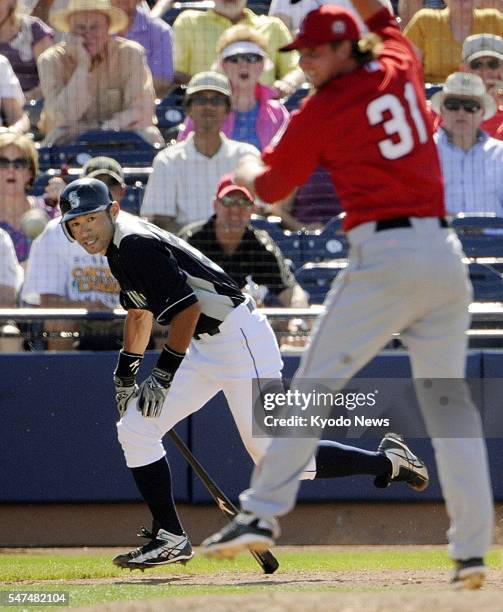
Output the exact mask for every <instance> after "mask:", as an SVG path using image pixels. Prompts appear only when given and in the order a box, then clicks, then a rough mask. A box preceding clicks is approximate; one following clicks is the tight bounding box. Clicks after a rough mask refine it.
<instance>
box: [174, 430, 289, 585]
mask: <svg viewBox="0 0 503 612" xmlns="http://www.w3.org/2000/svg"><path fill="white" fill-rule="evenodd" d="M169 436H170V438H171V440H172V442H173V443H174V445H175V446H176V447H177V448H178V450H179V451H180V453H181V454H182V455H183V457H184V459H185V461H187V463H188V464H189V465H190V467H191V468H192V469H193V470H194V472H195V473H196V474H197V475H198V477H199V479H200V480H201V482H202V483H203V484H204V486H205V487H206V488H207V489H208V491H209V492H210V493H211V496H212V497H213V499H214V500H215V502H216V504H217V506H218V507H219V508H220V510H221V511H222V512H223V513H224V514H225V516H226V517H227V518H229V517H230V518H234V517H235V516H236V514H238V513H239V510H238V509H237V508H236V506H235V505H234V504H233V503H232V502H231V500H230V499H229V498H228V497H227V495H225V493H224V492H223V491H222V489H221V488H220V487H219V486H218V485H217V483H216V482H215V481H214V480H213V478H212V477H211V476H210V475H209V474H208V472H207V471H206V470H205V469H204V467H203V466H202V465H201V464H200V463H199V461H198V459H197V458H196V457H195V456H194V455H193V454H192V452H191V451H190V450H189V448H188V447H187V445H186V444H185V442H184V441H183V440H182V439H181V438H180V436H179V435H178V434H177V433H176V431H175V430H174V429H172V430H171V431H170V432H169ZM250 552H251V554H252V555H253V556H254V557H255V559H256V561H257V563H258V564H259V565H260V567H261V568H262V569H263V571H264V574H273V573H274V572H275V571H276V570H277V569H278V567H279V563H278V560H277V559H276V557H275V556H274V555H273V554H272V552H271V551H269V550H267V551H266V552H255V551H253V550H252V551H250Z"/></svg>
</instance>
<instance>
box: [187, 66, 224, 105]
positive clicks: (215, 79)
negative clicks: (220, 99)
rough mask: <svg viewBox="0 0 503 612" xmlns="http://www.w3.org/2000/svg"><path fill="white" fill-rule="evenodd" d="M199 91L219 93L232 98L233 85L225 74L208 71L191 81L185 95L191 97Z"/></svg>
mask: <svg viewBox="0 0 503 612" xmlns="http://www.w3.org/2000/svg"><path fill="white" fill-rule="evenodd" d="M198 91H218V92H219V93H221V94H224V96H228V97H229V98H230V97H231V84H230V82H229V79H228V78H227V77H226V76H225V74H221V73H220V72H214V71H213V70H207V71H206V72H198V73H197V74H195V75H194V76H193V77H192V78H191V79H190V81H189V83H188V85H187V89H186V90H185V95H186V96H191V95H192V94H195V93H197V92H198Z"/></svg>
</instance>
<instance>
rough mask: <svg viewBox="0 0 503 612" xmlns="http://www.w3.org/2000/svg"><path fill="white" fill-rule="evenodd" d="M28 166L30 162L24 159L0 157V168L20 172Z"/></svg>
mask: <svg viewBox="0 0 503 612" xmlns="http://www.w3.org/2000/svg"><path fill="white" fill-rule="evenodd" d="M29 166H30V161H29V160H28V159H26V158H25V157H16V159H9V158H8V157H0V168H16V170H21V169H22V168H28V167H29Z"/></svg>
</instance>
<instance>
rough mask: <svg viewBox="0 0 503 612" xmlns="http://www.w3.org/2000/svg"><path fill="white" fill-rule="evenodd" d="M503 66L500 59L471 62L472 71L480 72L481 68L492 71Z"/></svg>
mask: <svg viewBox="0 0 503 612" xmlns="http://www.w3.org/2000/svg"><path fill="white" fill-rule="evenodd" d="M500 66H501V62H500V61H499V59H496V58H493V59H490V60H487V61H485V62H483V61H482V60H478V59H476V60H473V62H470V69H471V70H480V69H481V68H490V69H491V70H497V69H498V68H499V67H500Z"/></svg>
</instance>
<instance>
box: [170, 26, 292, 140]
mask: <svg viewBox="0 0 503 612" xmlns="http://www.w3.org/2000/svg"><path fill="white" fill-rule="evenodd" d="M216 49H217V53H218V68H219V69H220V70H221V71H222V72H223V73H224V74H225V75H226V76H227V78H228V79H229V81H230V83H231V88H232V109H231V112H230V113H229V114H228V116H227V119H226V120H225V123H224V124H223V127H222V131H223V132H224V134H225V135H226V136H228V137H229V138H232V139H233V140H239V141H241V142H248V143H250V144H252V145H254V146H256V147H257V149H259V150H262V149H263V148H264V147H266V146H267V145H268V144H269V142H270V141H271V139H272V138H273V136H274V135H275V134H276V133H277V132H278V131H279V130H280V129H281V128H282V127H283V126H284V125H285V123H286V121H287V119H288V111H287V110H286V108H285V107H284V105H283V104H282V103H281V102H279V101H278V100H274V99H273V96H274V95H275V91H274V90H273V89H272V88H271V87H268V86H266V85H262V84H261V83H259V78H260V75H261V74H262V72H263V71H264V67H266V66H267V64H268V63H269V62H270V60H269V58H268V56H267V51H266V49H267V43H266V41H265V39H264V38H263V36H262V35H261V34H259V33H258V32H257V31H255V30H254V29H252V28H250V27H249V26H246V25H241V24H238V25H235V26H232V27H230V28H228V29H227V30H226V31H225V32H224V33H223V34H222V36H221V37H220V38H219V40H218V42H217V47H216ZM192 129H193V126H192V122H191V120H190V119H188V120H187V121H186V122H185V124H184V125H183V127H182V130H181V132H180V135H179V137H178V140H183V139H185V138H186V137H187V135H188V134H189V133H190V132H191V131H192Z"/></svg>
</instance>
